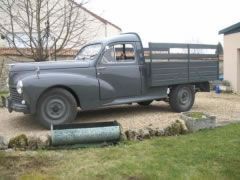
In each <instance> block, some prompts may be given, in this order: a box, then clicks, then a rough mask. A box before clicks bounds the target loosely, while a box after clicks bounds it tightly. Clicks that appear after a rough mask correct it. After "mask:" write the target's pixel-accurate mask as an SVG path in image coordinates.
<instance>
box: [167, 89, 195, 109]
mask: <svg viewBox="0 0 240 180" xmlns="http://www.w3.org/2000/svg"><path fill="white" fill-rule="evenodd" d="M194 100H195V92H194V88H193V86H192V85H179V86H176V87H173V88H172V89H171V92H170V94H169V104H170V106H171V108H172V109H173V110H174V111H176V112H185V111H189V110H190V109H191V108H192V106H193V103H194Z"/></svg>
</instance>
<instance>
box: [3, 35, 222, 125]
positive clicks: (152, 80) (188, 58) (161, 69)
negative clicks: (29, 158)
mask: <svg viewBox="0 0 240 180" xmlns="http://www.w3.org/2000/svg"><path fill="white" fill-rule="evenodd" d="M176 48H178V49H180V48H182V49H183V51H182V52H181V53H179V52H177V53H176V52H175V51H172V49H176ZM194 49H201V50H202V51H199V52H201V53H192V52H191V51H192V50H194ZM216 49H217V46H216V45H202V44H201V45H200V44H176V43H149V47H147V48H143V45H142V42H141V39H140V37H139V35H138V34H136V33H126V34H121V35H119V36H116V37H112V38H108V39H104V40H101V41H95V42H92V43H89V44H87V45H86V46H84V47H82V48H81V49H80V51H79V52H78V53H77V55H76V58H75V59H74V60H73V61H57V62H42V63H22V64H14V65H11V67H10V72H9V88H10V96H9V97H8V98H7V99H6V100H4V102H5V104H6V107H7V108H8V109H9V111H10V112H11V111H18V112H24V113H26V114H36V116H37V119H38V121H39V122H40V123H41V124H43V125H44V126H45V127H48V128H49V127H50V126H51V124H54V125H56V124H62V123H69V122H72V121H73V120H74V119H75V117H76V114H77V108H78V107H80V108H81V109H82V110H85V109H96V108H101V107H106V106H113V105H118V104H132V103H138V104H139V105H143V106H147V105H149V104H151V102H152V101H154V100H156V101H161V100H163V101H166V102H169V104H170V106H171V107H172V109H173V110H174V111H177V112H183V111H188V110H190V109H191V107H192V105H193V103H194V99H195V92H197V91H209V90H210V88H209V81H211V80H215V79H217V78H218V54H217V53H216V52H217V51H216ZM203 50H204V51H203ZM206 50H207V51H210V50H212V51H213V53H212V54H210V53H209V52H208V53H205V51H206Z"/></svg>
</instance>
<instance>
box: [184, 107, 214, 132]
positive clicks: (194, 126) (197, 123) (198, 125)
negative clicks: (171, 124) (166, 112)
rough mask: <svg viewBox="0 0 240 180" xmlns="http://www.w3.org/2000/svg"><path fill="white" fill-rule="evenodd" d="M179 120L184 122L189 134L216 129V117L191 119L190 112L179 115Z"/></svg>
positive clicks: (207, 116) (208, 116)
mask: <svg viewBox="0 0 240 180" xmlns="http://www.w3.org/2000/svg"><path fill="white" fill-rule="evenodd" d="M180 117H181V119H182V120H184V122H185V124H186V126H187V128H188V130H189V131H190V132H196V131H199V130H201V129H212V128H215V127H216V117H215V116H211V115H208V114H205V113H204V115H203V116H202V117H200V118H194V117H191V112H184V113H181V116H180Z"/></svg>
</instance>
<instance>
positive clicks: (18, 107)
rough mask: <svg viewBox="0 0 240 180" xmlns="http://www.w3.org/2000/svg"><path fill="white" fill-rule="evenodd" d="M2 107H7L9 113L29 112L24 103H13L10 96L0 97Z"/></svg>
mask: <svg viewBox="0 0 240 180" xmlns="http://www.w3.org/2000/svg"><path fill="white" fill-rule="evenodd" d="M1 99H2V104H3V107H5V108H7V109H8V111H9V112H10V113H11V112H12V111H16V112H23V113H25V114H28V113H29V108H28V106H27V105H26V104H19V103H15V102H13V101H12V100H11V98H10V97H3V96H2V97H1Z"/></svg>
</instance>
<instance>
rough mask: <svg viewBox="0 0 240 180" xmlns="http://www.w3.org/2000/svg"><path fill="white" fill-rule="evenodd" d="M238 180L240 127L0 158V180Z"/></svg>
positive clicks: (2, 155) (0, 156) (234, 126)
mask: <svg viewBox="0 0 240 180" xmlns="http://www.w3.org/2000/svg"><path fill="white" fill-rule="evenodd" d="M12 176H15V177H18V178H20V179H32V178H35V179H59V178H64V179H65V178H66V179H67V178H68V179H184V180H185V179H240V124H235V125H229V126H226V127H222V128H217V129H214V130H205V131H201V132H198V133H195V134H189V135H184V136H178V137H161V138H154V139H151V140H146V141H142V142H127V143H122V144H120V145H118V146H115V147H106V148H86V149H76V150H58V151H55V150H50V151H35V152H34V151H32V152H31V151H27V152H8V153H4V152H0V179H1V177H3V178H4V177H5V178H7V177H12Z"/></svg>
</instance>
